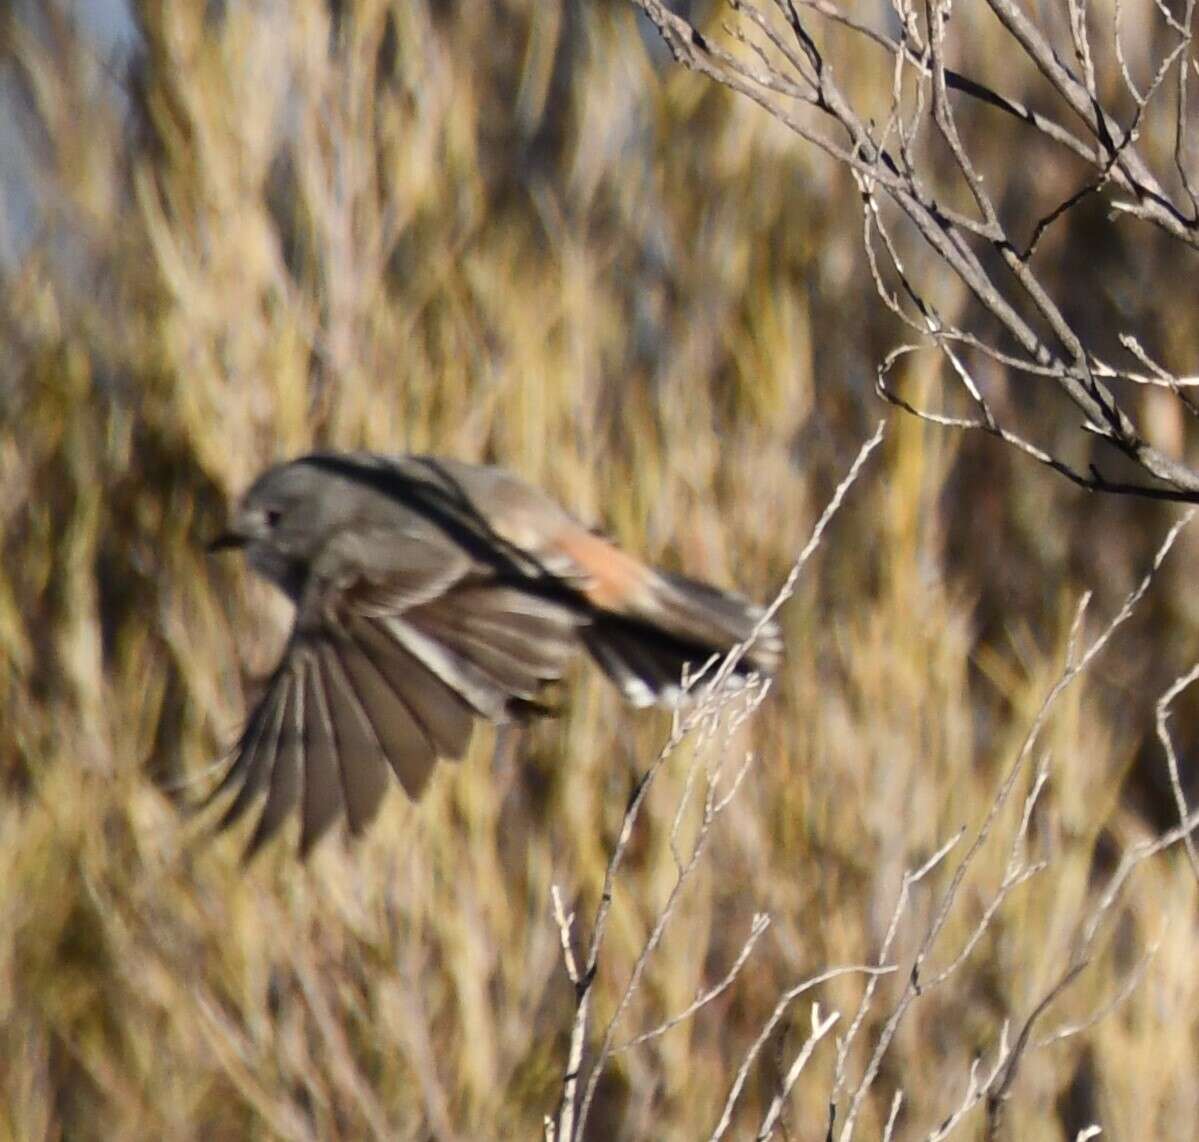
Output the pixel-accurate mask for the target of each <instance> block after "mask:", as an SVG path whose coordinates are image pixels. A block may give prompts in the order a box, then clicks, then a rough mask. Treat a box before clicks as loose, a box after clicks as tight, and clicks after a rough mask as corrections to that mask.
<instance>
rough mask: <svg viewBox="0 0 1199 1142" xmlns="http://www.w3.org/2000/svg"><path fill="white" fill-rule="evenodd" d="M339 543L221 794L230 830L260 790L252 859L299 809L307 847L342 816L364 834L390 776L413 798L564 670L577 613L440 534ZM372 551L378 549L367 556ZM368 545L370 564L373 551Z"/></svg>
mask: <svg viewBox="0 0 1199 1142" xmlns="http://www.w3.org/2000/svg"><path fill="white" fill-rule="evenodd" d="M369 539H370V537H369V536H365V537H364V536H363V534H362V533H355V534H353V535H351V536H348V537H346V538H345V539H344V540H335V541H334V542H332V543H331V544H330V545H329V548H328V550H327V551H326V552H325V553H324V554H323V555H322V558H321V559H320V561H319V562H318V565H317V566H316V567H314V569H313V575H312V578H311V582H310V583H309V584H308V587H307V589H306V590H305V592H304V595H303V597H302V598H301V601H300V604H299V606H298V608H297V612H296V620H295V625H294V627H293V630H292V634H291V638H290V640H289V643H288V646H287V649H286V651H285V652H284V655H283V658H282V660H281V662H280V663H279V666H278V667H277V669H276V671H275V673H274V674H273V676H272V677H271V679H270V682H269V684H268V686H267V689H266V692H265V694H264V695H263V697H262V699H261V701H260V702H259V703H258V705H257V706H256V707H255V709H254V710H253V712H252V713H251V715H250V718H249V720H248V722H247V724H246V727H245V730H244V732H243V733H242V735H241V738H240V739H239V741H238V743H237V745H236V746H235V748H234V750H233V754H232V760H231V763H230V766H229V768H228V770H227V771H226V773H225V775H224V777H223V779H222V781H221V782H220V784H219V786H218V787H217V789H216V790H215V791H214V792H213V794H212V798H217V797H219V796H221V795H222V794H224V793H227V792H232V791H233V790H236V794H235V795H234V797H233V800H232V801H231V802H230V804H229V805H228V807H227V808H226V810H225V812H224V815H223V816H222V818H221V820H220V823H219V826H218V827H219V828H225V827H227V826H229V825H231V824H233V823H234V822H235V821H237V820H238V819H240V818H241V817H242V816H243V815H244V814H245V813H246V812H247V811H248V810H249V809H250V807H251V806H252V805H254V804H255V803H256V802H257V801H258V799H259V798H260V797H261V796H262V795H263V793H264V791H265V801H264V803H263V807H262V811H261V815H260V816H259V819H258V824H257V827H256V829H255V831H254V834H253V836H252V837H251V840H250V843H249V847H248V849H247V853H246V855H247V858H248V857H249V856H252V855H253V854H254V853H255V852H256V851H257V850H258V849H259V848H260V847H261V845H262V844H263V843H264V842H266V841H267V840H269V839H270V837H271V836H273V835H274V834H275V833H276V832H277V831H278V829H279V828H280V827H281V826H282V824H283V822H284V821H285V820H286V819H287V817H288V815H289V814H290V813H292V812H293V811H294V810H295V809H296V808H297V806H298V807H299V811H300V820H301V837H300V851H301V853H307V852H308V851H309V850H310V849H311V848H312V846H313V845H314V844H315V843H316V842H317V840H319V839H320V837H321V836H322V835H323V834H324V833H325V831H326V830H327V829H328V828H329V827H330V826H331V825H332V824H333V823H334V822H335V821H336V820H337V818H338V817H339V816H340V815H341V814H342V813H343V812H344V813H345V816H346V818H347V821H348V823H349V827H350V830H351V831H352V832H353V833H355V834H358V833H361V832H362V831H363V830H364V829H365V828H366V827H367V825H369V824H370V822H371V821H372V820H373V818H374V816H375V814H376V813H377V812H378V809H379V805H380V803H381V801H382V798H383V794H384V793H385V792H386V790H387V787H388V784H389V778H388V770H389V769H390V770H391V772H393V773H394V774H395V776H396V777H397V778H398V779H399V782H400V784H401V785H402V786H403V787H404V790H405V792H406V793H407V794H408V795H409V796H410V797H413V798H416V797H419V796H420V794H421V792H422V791H423V789H424V787H425V785H426V783H427V781H428V778H429V774H430V773H431V771H432V769H433V766H434V764H435V763H436V761H437V759H438V758H439V757H443V758H449V759H456V758H460V757H462V756H463V754H464V753H465V752H466V749H467V747H468V745H469V743H470V738H471V731H472V729H473V726H474V721H475V719H476V717H480V716H481V717H485V718H488V719H489V720H491V721H495V722H503V721H506V720H508V719H509V718H511V717H512V716H514V714H515V713H516V712H517V711H518V710H519V709H520V707H521V705H522V704H523V703H527V702H530V701H535V700H536V698H537V696H538V694H539V693H540V692H541V690H542V688H543V687H544V686H545V685H546V684H547V683H549V682H552V681H555V680H557V679H559V678H560V677H561V676H562V673H563V671H564V669H565V667H566V664H567V661H568V659H569V658H570V656H571V654H572V652H573V651H574V650H575V648H576V647H577V645H578V637H577V626H578V624H579V622H580V616H579V614H578V613H577V612H576V611H575V610H574V609H572V608H571V607H570V606H569V605H567V604H565V603H563V602H557V601H553V600H551V599H548V598H544V597H540V596H538V595H536V594H531V593H528V592H526V591H525V590H522V589H521V588H520V586H519V585H513V584H511V583H504V582H502V581H500V580H499V579H497V578H496V577H495V575H494V574H493V573H492V572H491V571H489V570H486V569H482V568H480V567H479V566H478V565H477V564H475V563H473V562H472V560H471V559H470V558H469V557H467V556H466V555H465V554H464V553H463V552H462V550H461V549H460V548H458V547H456V546H455V545H454V544H452V543H451V542H450V541H449V540H448V539H446V538H445V537H444V536H443V535H441V534H439V533H436V532H434V531H432V530H430V529H424V528H419V527H418V528H414V529H413V530H412V531H411V532H410V533H407V534H397V533H396V532H394V531H392V532H390V533H389V534H388V535H387V536H386V551H387V554H386V558H385V559H382V558H380V556H379V554H378V552H379V550H380V548H379V546H378V545H375V546H373V547H371V546H369ZM364 543H365V544H366V545H367V547H366V548H364V546H363V545H364ZM368 549H369V551H370V552H371V555H370V557H369V558H368V557H366V556H365V555H364V550H368Z"/></svg>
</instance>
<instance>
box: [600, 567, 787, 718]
mask: <svg viewBox="0 0 1199 1142" xmlns="http://www.w3.org/2000/svg"><path fill="white" fill-rule="evenodd" d="M763 614H764V611H763V610H762V608H761V607H758V606H755V605H754V604H752V603H750V602H748V601H747V600H746V599H743V598H742V597H741V596H739V595H736V594H733V593H732V592H728V591H722V590H720V589H719V588H716V587H712V586H709V585H708V584H707V583H700V582H697V581H696V580H693V579H687V578H684V577H683V576H681V575H671V574H666V573H657V574H655V576H654V579H653V581H652V584H651V586H650V589H649V590H648V592H646V594H645V596H644V597H643V598H642V599H640V600H638V602H637V604H636V606H635V607H628V608H626V610H625V613H623V614H617V613H614V612H612V611H603V610H599V611H597V612H596V613H595V615H594V616H593V621H592V624H591V625H590V626H589V627H587V628H585V629H584V630H583V631H581V632H580V633H581V635H582V638H583V641H584V643H585V644H586V646H587V649H588V650H589V651H590V653H591V656H592V657H593V658H594V659H595V660H596V662H597V663H598V664H599V666H600V668H601V669H602V670H603V671H604V673H606V674H607V675H608V676H609V677H610V678H611V679H612V680H613V681H614V682H615V683H616V684H617V685H618V686H619V687H620V688H621V690H622V691H623V692H624V694H625V696H626V697H627V698H628V700H629V701H631V702H633V703H634V704H635V705H639V706H648V705H652V704H659V705H666V706H674V705H676V704H677V703H678V701H679V700H680V698H681V695H682V688H681V682H682V677H683V670H684V667H686V668H688V669H689V670H690V671H692V672H693V673H694V672H695V671H697V670H699V669H701V668H702V667H703V666H704V664H705V663H707V662H708V661H709V659H711V658H712V657H713V656H714V655H715V656H719V657H724V655H726V654H727V653H728V652H729V651H730V650H732V649H733V647H735V646H738V645H741V644H744V643H750V640H751V639H752V640H753V641H752V643H750V645H749V646H748V649H747V650H746V652H745V655H744V657H743V658H742V659H741V660H740V662H739V663H738V664H737V667H736V669H735V676H740V677H742V678H743V677H744V676H746V675H748V674H753V673H757V674H763V675H767V676H769V675H771V674H773V673H774V672H775V670H776V669H777V668H778V664H779V660H780V658H781V656H782V649H783V643H782V636H781V634H780V632H779V628H778V624H777V623H775V622H774V621H773V620H771V621H769V622H766V623H762V618H763ZM759 624H762V625H761V629H758V627H759ZM755 632H756V633H755Z"/></svg>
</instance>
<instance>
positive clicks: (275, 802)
mask: <svg viewBox="0 0 1199 1142" xmlns="http://www.w3.org/2000/svg"><path fill="white" fill-rule="evenodd" d="M290 675H291V677H290V685H289V686H288V687H287V697H286V699H285V700H284V703H283V716H282V720H281V722H280V729H279V736H278V739H277V741H276V746H275V764H274V766H273V767H272V769H271V774H270V790H269V791H268V793H267V795H266V804H265V805H264V806H263V807H262V815H261V816H260V817H259V818H258V827H257V828H256V829H255V830H254V835H253V836H252V837H251V838H250V843H249V845H247V846H246V852H245V857H244V859H245V860H247V861H248V860H249V859H250V858H251V857H252V856H253V855H254V854H255V853H256V852H257V851H258V850H259V849H260V848H261V847H262V845H263V844H264V843H265V842H266V841H268V840H270V838H271V837H272V836H273V835H274V834H275V833H276V832H277V831H278V829H279V826H280V825H282V824H283V821H284V820H285V819H286V817H287V814H288V813H290V812H291V811H292V809H294V808H295V806H296V803H297V802H298V801H299V799H300V780H301V773H302V772H303V769H304V659H303V658H302V657H301V656H299V655H298V654H297V655H295V656H294V657H293V665H292V669H291V671H290Z"/></svg>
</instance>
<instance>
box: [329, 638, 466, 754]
mask: <svg viewBox="0 0 1199 1142" xmlns="http://www.w3.org/2000/svg"><path fill="white" fill-rule="evenodd" d="M350 633H351V634H352V635H353V636H354V637H355V638H357V639H358V642H359V645H361V646H362V648H363V649H364V650H365V651H366V653H367V654H368V655H369V656H370V659H371V661H372V662H373V663H374V664H375V668H376V669H377V670H378V671H379V673H380V674H382V675H383V677H384V678H385V679H386V680H387V683H388V685H389V686H390V687H391V689H392V691H393V692H394V693H395V695H396V697H397V698H398V699H399V700H400V701H402V702H403V703H404V705H406V706H407V707H408V712H409V713H410V714H411V715H412V716H413V717H414V718H415V719H416V720H417V722H419V723H420V725H421V728H422V729H423V730H424V732H425V736H426V737H428V739H429V741H430V742H431V744H432V745H433V748H434V749H435V750H436V751H437V753H438V755H439V756H441V757H448V758H454V759H457V758H460V757H462V755H463V754H464V753H466V747H467V746H468V745H469V744H470V737H471V731H472V730H473V729H474V715H473V713H472V711H471V708H470V707H469V706H468V705H467V704H466V702H465V701H464V700H463V699H462V697H461V696H460V695H459V694H457V693H456V692H455V691H454V690H451V689H450V687H449V686H447V685H446V684H445V683H444V682H442V681H441V679H440V678H438V677H437V676H436V675H434V674H432V673H430V672H429V670H428V669H427V668H426V667H425V666H424V664H423V663H421V662H419V661H417V659H415V658H414V657H413V656H412V655H411V654H409V653H408V651H406V650H405V649H404V648H403V647H402V646H400V645H399V644H398V643H397V642H396V641H395V639H393V638H392V637H391V636H390V635H389V634H387V633H386V632H385V631H384V630H383V629H382V628H381V627H379V626H378V625H376V624H375V623H372V622H369V621H367V620H365V619H356V620H355V621H354V622H353V623H352V625H351V627H350Z"/></svg>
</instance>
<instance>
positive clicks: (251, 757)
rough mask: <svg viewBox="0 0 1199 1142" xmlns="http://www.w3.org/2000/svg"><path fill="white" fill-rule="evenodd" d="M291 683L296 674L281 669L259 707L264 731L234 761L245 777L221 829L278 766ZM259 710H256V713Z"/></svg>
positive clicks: (225, 827)
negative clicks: (276, 758) (282, 728)
mask: <svg viewBox="0 0 1199 1142" xmlns="http://www.w3.org/2000/svg"><path fill="white" fill-rule="evenodd" d="M291 686H292V677H291V674H290V672H288V671H286V670H280V671H278V672H277V673H276V674H275V677H274V679H272V681H271V688H270V689H269V690H268V691H267V693H266V695H265V697H264V698H263V699H262V702H261V703H260V706H259V709H261V711H262V721H261V723H260V730H261V732H260V733H258V734H256V735H255V737H254V743H253V745H252V746H250V747H249V748H248V750H247V751H246V752H245V753H243V754H241V755H239V757H238V759H237V761H236V762H235V763H234V769H240V770H241V771H242V772H243V773H244V774H245V777H244V780H243V781H242V785H241V788H240V789H239V790H238V791H237V796H236V797H235V798H234V799H233V802H232V803H231V804H230V805H229V807H228V808H227V809H226V810H225V812H224V815H223V816H222V817H221V819H220V820H219V821H218V822H217V831H218V832H220V831H221V830H223V829H227V828H228V827H229V826H230V825H232V824H233V823H234V821H236V820H237V819H238V818H239V817H241V815H242V814H243V813H244V812H245V811H246V810H247V809H248V808H249V807H250V803H251V802H252V801H253V800H254V798H255V797H256V796H257V795H258V793H260V792H261V791H262V788H263V786H264V785H266V783H267V781H268V780H269V779H270V776H271V770H272V769H273V768H274V765H275V752H276V750H277V748H278V742H279V734H280V727H281V725H282V721H283V710H284V707H285V706H286V705H287V696H288V693H289V691H290V690H291ZM257 713H258V711H257V710H256V711H255V715H257Z"/></svg>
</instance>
